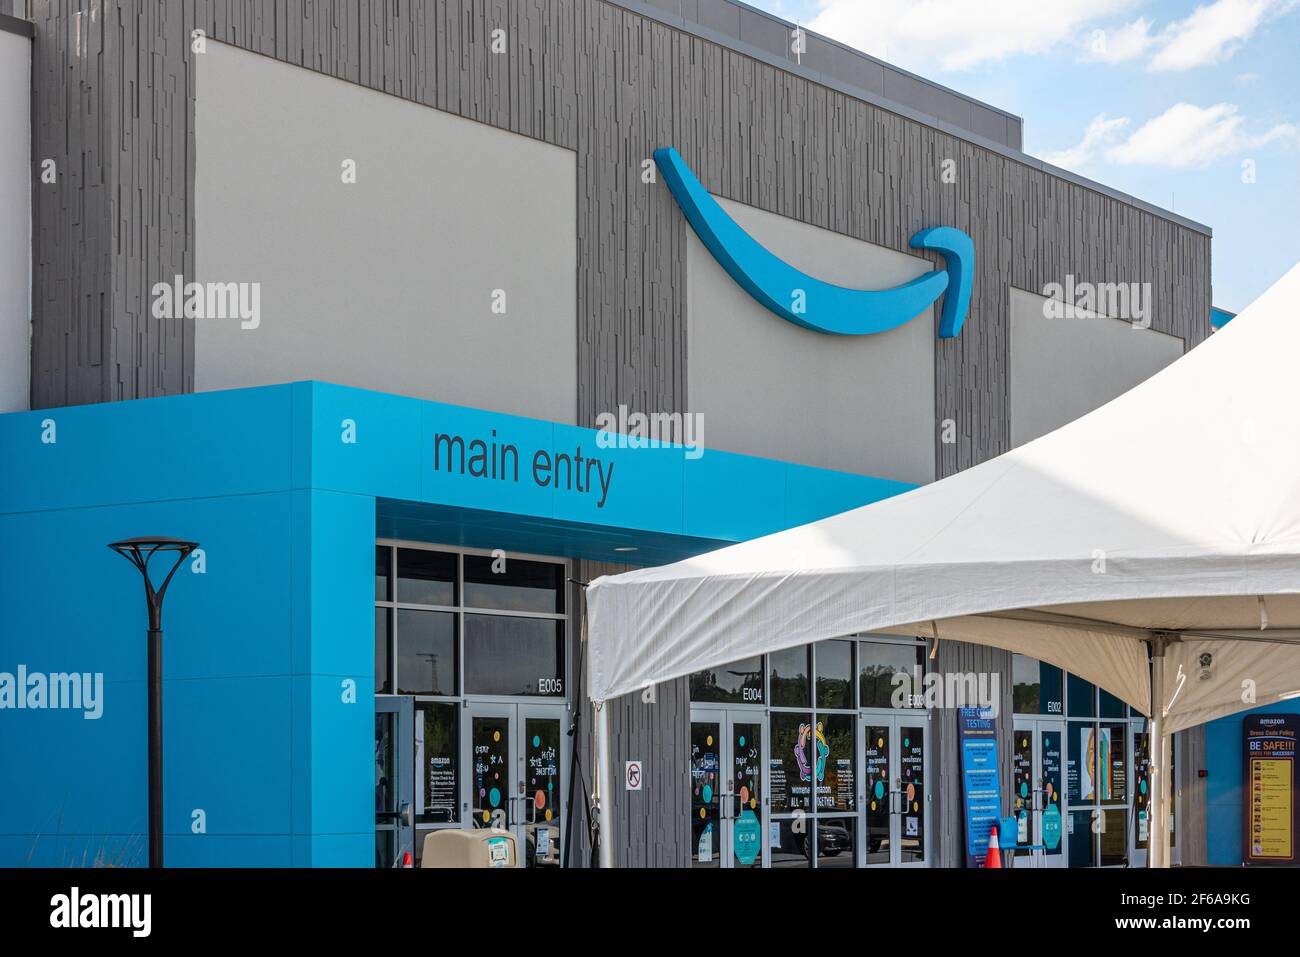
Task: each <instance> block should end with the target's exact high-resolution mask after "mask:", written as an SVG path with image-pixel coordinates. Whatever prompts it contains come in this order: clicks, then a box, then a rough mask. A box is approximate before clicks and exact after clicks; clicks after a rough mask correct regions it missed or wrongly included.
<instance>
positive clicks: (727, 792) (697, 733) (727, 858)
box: [689, 708, 767, 868]
mask: <svg viewBox="0 0 1300 957" xmlns="http://www.w3.org/2000/svg"><path fill="white" fill-rule="evenodd" d="M763 731H764V724H763V720H762V714H761V713H759V712H756V711H735V712H731V711H727V710H724V709H712V708H708V709H704V708H695V709H692V711H691V754H690V779H689V787H690V792H691V793H690V807H691V812H690V813H691V866H692V867H705V868H709V867H763V866H764V864H765V861H766V856H767V851H766V844H767V841H766V840H765V837H766V834H765V831H764V823H763V822H764V821H765V820H766V819H767V815H766V813H765V812H766V808H765V805H764V795H763V767H764V760H763V755H764V751H765V748H764V741H763Z"/></svg>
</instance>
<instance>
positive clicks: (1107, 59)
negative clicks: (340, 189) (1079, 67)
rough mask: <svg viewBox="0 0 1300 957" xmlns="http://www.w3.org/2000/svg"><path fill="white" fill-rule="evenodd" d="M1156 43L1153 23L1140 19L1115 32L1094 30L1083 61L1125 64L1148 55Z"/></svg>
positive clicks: (1144, 18)
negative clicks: (1152, 29)
mask: <svg viewBox="0 0 1300 957" xmlns="http://www.w3.org/2000/svg"><path fill="white" fill-rule="evenodd" d="M1154 42H1155V37H1153V36H1152V35H1151V21H1150V20H1148V19H1147V18H1146V17H1138V18H1137V19H1136V20H1134V21H1133V22H1132V23H1126V24H1124V26H1122V27H1116V28H1115V29H1113V30H1093V31H1092V33H1090V34H1089V35H1088V39H1087V40H1086V41H1085V42H1084V45H1083V56H1082V57H1081V59H1083V60H1085V61H1087V62H1091V63H1123V62H1124V61H1125V60H1135V59H1137V58H1138V57H1140V56H1141V55H1142V54H1144V53H1146V52H1147V49H1148V48H1150V46H1151V44H1152V43H1154Z"/></svg>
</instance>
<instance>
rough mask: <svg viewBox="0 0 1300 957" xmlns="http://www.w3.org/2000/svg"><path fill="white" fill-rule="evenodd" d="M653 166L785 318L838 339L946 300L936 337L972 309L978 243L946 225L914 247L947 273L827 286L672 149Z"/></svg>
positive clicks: (737, 276)
mask: <svg viewBox="0 0 1300 957" xmlns="http://www.w3.org/2000/svg"><path fill="white" fill-rule="evenodd" d="M654 158H655V163H656V164H657V165H658V167H659V170H660V172H662V173H663V176H664V180H665V181H666V182H667V183H668V188H669V189H670V190H672V194H673V196H674V197H675V198H676V200H677V204H678V205H679V206H681V208H682V212H683V213H685V214H686V219H687V221H688V222H689V223H690V224H691V226H692V228H694V230H695V234H696V235H697V236H699V237H700V240H701V241H702V242H703V243H704V245H705V247H707V248H708V250H709V252H710V253H712V254H713V258H714V259H716V260H717V261H718V263H719V265H721V266H722V268H723V269H725V270H726V271H727V272H728V273H729V274H730V275H731V278H732V279H734V280H735V281H736V282H737V283H739V284H740V286H741V287H742V288H743V289H744V290H745V291H746V292H748V293H749V294H750V295H751V296H753V297H754V299H755V300H756V301H757V302H758V303H759V304H761V305H762V306H763V307H764V308H766V309H768V310H769V311H771V312H774V313H776V314H777V315H778V316H780V317H781V318H782V319H786V320H788V321H789V322H793V323H795V324H796V325H800V326H803V327H804V328H805V329H813V330H815V331H817V332H825V333H829V334H832V335H838V336H866V335H871V334H872V333H876V332H886V331H888V330H889V329H894V328H897V327H898V326H901V325H903V324H904V323H907V322H909V321H910V320H912V319H913V318H915V317H916V316H918V315H920V314H921V313H922V312H924V311H925V310H926V309H928V308H929V307H930V306H931V305H933V304H934V303H935V302H936V301H937V300H938V299H939V297H940V296H943V297H944V300H943V312H942V314H941V316H940V320H939V337H940V338H941V339H951V338H953V337H955V336H956V335H958V334H959V333H960V332H961V327H962V323H964V322H965V321H966V311H967V309H968V308H969V307H970V291H971V279H972V276H973V273H974V265H975V244H974V243H973V242H972V241H971V238H970V236H968V235H966V234H965V233H964V232H962V231H961V230H960V229H954V228H953V227H951V226H934V227H931V228H930V229H923V230H921V231H920V232H919V233H917V234H916V235H915V236H913V237H912V243H911V245H912V248H913V249H933V250H934V251H936V252H937V253H939V254H940V255H941V256H943V259H944V263H945V269H944V270H943V271H942V272H931V273H927V274H926V275H924V276H920V277H918V278H916V279H913V280H912V281H911V282H908V283H904V284H903V285H901V286H895V287H893V288H892V289H874V290H872V289H849V288H846V287H844V286H836V285H834V284H832V283H828V282H824V281H822V280H820V279H817V278H815V277H813V276H810V275H808V274H807V273H805V272H802V271H801V270H798V269H795V268H794V267H793V266H791V265H790V264H789V263H787V262H786V261H785V260H783V259H781V258H780V257H778V256H776V255H774V254H773V253H771V252H769V251H768V250H767V249H766V248H765V247H764V246H763V245H762V244H761V243H759V242H758V240H756V239H754V237H753V236H751V235H749V233H747V232H745V231H744V230H743V229H741V228H740V226H738V225H737V224H736V221H735V220H734V219H732V218H731V217H730V216H728V215H727V212H726V210H724V209H723V208H722V207H721V206H719V205H718V202H717V200H715V199H714V198H713V197H712V196H710V195H709V192H708V190H706V189H705V188H704V187H703V186H702V185H701V184H700V181H699V180H698V179H696V178H695V174H694V173H692V172H691V169H690V167H689V166H687V165H686V161H685V160H683V159H682V157H681V154H680V153H678V152H677V150H675V149H673V148H672V147H671V146H670V147H667V148H665V149H659V150H655V154H654Z"/></svg>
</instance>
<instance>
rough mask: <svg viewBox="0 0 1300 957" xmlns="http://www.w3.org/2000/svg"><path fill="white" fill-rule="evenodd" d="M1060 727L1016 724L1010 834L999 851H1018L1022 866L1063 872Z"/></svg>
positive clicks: (1062, 728) (1033, 722)
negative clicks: (1013, 825)
mask: <svg viewBox="0 0 1300 957" xmlns="http://www.w3.org/2000/svg"><path fill="white" fill-rule="evenodd" d="M1064 738H1065V724H1064V722H1062V721H1056V720H1050V721H1049V720H1041V719H1035V718H1016V721H1015V736H1014V740H1013V742H1012V749H1011V757H1012V771H1013V775H1014V777H1013V781H1012V805H1011V808H1012V816H1013V817H1014V818H1015V819H1016V833H1015V834H1013V835H1008V836H1006V837H1003V838H1002V842H1003V846H1004V847H1007V846H1015V847H1017V848H1021V849H1023V851H1022V853H1023V856H1024V858H1025V860H1026V863H1030V860H1031V859H1032V864H1033V865H1042V866H1047V867H1064V866H1065V863H1066V854H1065V850H1066V842H1065V840H1063V834H1064V832H1065V829H1066V827H1067V824H1068V821H1067V819H1066V817H1065V811H1064V807H1063V805H1062V795H1061V783H1062V782H1061V755H1062V751H1061V747H1062V744H1063V742H1064Z"/></svg>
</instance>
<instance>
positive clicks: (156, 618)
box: [108, 537, 199, 867]
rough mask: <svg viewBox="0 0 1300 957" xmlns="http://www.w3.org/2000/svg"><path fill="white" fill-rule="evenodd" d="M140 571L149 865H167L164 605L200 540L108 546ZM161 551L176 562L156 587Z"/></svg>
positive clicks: (143, 540) (150, 540) (134, 540)
mask: <svg viewBox="0 0 1300 957" xmlns="http://www.w3.org/2000/svg"><path fill="white" fill-rule="evenodd" d="M108 547H109V548H111V549H113V551H115V552H117V553H118V554H119V555H121V556H122V557H123V558H125V559H127V560H128V561H129V562H130V563H131V564H132V565H134V566H135V567H136V568H138V569H139V570H140V575H141V576H142V577H143V578H144V596H145V601H146V602H147V603H148V610H149V866H150V867H162V866H163V823H162V822H163V794H162V782H163V733H162V637H163V633H162V606H163V597H164V596H165V595H166V594H167V586H168V585H169V584H171V580H172V576H173V575H175V574H176V569H178V568H180V567H181V562H183V561H185V557H186V556H187V555H189V553H190V552H192V551H194V549H196V548H198V547H199V543H198V542H185V541H181V540H180V539H179V538H156V537H154V538H128V539H126V540H125V541H121V542H113V543H112V544H110V545H109V546H108ZM159 552H171V553H174V554H175V555H176V561H175V563H174V564H173V565H172V568H171V571H169V572H168V573H167V577H166V578H164V579H163V583H162V585H161V586H160V587H158V588H154V585H153V581H152V580H151V579H150V578H149V561H150V559H152V558H153V557H154V555H156V554H158V553H159Z"/></svg>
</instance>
